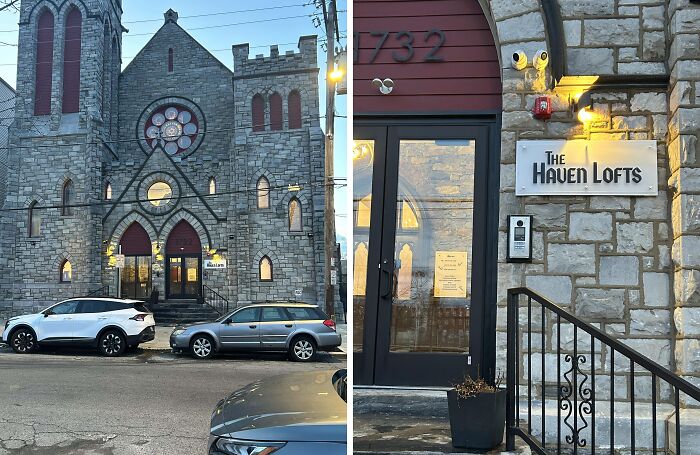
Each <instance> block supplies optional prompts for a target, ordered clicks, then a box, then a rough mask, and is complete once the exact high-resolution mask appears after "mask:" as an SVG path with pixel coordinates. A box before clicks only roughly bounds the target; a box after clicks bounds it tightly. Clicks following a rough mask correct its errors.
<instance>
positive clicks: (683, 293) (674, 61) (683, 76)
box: [668, 0, 700, 384]
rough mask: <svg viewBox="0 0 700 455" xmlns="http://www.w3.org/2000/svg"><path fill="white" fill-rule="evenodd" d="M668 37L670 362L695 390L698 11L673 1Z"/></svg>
mask: <svg viewBox="0 0 700 455" xmlns="http://www.w3.org/2000/svg"><path fill="white" fill-rule="evenodd" d="M668 31H669V54H668V67H669V70H670V74H671V85H670V86H669V93H670V94H669V150H668V155H669V171H670V178H669V180H668V185H669V187H670V189H671V200H670V206H671V214H672V229H671V236H672V239H673V254H672V257H673V267H674V286H673V296H674V297H675V298H674V301H675V309H674V322H675V329H676V341H675V362H676V369H677V371H678V373H680V374H681V375H683V376H684V377H686V378H687V379H688V380H690V381H692V382H693V383H695V384H700V147H699V146H698V139H699V137H698V136H700V5H691V4H689V2H688V1H687V0H672V1H671V2H670V3H669V8H668Z"/></svg>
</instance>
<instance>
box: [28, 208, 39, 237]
mask: <svg viewBox="0 0 700 455" xmlns="http://www.w3.org/2000/svg"><path fill="white" fill-rule="evenodd" d="M36 206H37V202H36V201H33V202H32V203H31V204H29V213H28V214H27V224H28V225H29V237H39V235H40V234H41V214H39V211H38V210H37V209H36Z"/></svg>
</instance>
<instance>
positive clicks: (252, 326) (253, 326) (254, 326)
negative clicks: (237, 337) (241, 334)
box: [248, 325, 258, 329]
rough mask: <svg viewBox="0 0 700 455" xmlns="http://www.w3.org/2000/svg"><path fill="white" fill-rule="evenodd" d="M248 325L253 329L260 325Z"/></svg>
mask: <svg viewBox="0 0 700 455" xmlns="http://www.w3.org/2000/svg"><path fill="white" fill-rule="evenodd" d="M248 327H250V328H251V329H256V328H257V327H258V326H257V325H249V326H248Z"/></svg>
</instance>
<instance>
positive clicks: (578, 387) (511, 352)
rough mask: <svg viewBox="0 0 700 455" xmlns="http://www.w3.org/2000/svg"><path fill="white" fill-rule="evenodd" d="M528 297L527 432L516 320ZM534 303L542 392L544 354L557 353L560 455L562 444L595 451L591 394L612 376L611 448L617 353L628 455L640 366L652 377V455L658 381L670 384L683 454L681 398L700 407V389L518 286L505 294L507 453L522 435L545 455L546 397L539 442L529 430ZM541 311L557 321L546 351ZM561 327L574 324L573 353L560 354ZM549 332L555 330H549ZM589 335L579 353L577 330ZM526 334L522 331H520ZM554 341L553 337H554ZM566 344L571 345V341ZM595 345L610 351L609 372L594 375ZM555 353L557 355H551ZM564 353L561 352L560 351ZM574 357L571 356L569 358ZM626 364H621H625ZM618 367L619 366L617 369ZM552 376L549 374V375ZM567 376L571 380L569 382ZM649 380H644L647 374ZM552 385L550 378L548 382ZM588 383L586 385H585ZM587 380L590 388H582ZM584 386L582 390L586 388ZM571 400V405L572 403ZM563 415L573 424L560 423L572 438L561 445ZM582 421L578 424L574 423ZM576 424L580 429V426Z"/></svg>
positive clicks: (633, 439) (678, 449) (677, 438)
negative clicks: (626, 404) (625, 399)
mask: <svg viewBox="0 0 700 455" xmlns="http://www.w3.org/2000/svg"><path fill="white" fill-rule="evenodd" d="M521 296H526V297H527V318H526V325H527V346H526V347H523V351H524V352H525V351H526V352H527V354H528V356H529V359H528V365H527V368H525V367H523V376H526V378H523V380H524V381H525V382H526V383H525V384H524V385H525V386H526V387H527V391H528V397H527V398H528V405H527V409H526V411H527V423H528V425H527V426H526V427H523V426H521V423H520V420H519V417H520V415H519V414H520V403H519V401H518V393H519V391H520V386H521V384H520V355H521V352H520V340H521V327H520V325H521V323H522V324H523V325H525V323H524V322H521V321H520V315H519V310H520V297H521ZM533 301H534V302H536V303H537V304H539V305H540V308H539V309H537V310H536V311H538V312H539V313H540V315H541V319H540V321H539V325H540V332H534V333H539V334H540V340H539V343H540V344H541V351H540V355H541V356H542V362H541V368H542V372H541V373H542V374H541V378H540V381H541V390H544V385H545V383H546V382H547V381H545V362H544V355H545V354H546V353H552V354H556V356H557V371H556V376H557V379H556V383H557V395H558V396H557V440H556V441H555V443H556V447H557V452H556V453H561V448H562V444H568V445H573V453H574V454H575V453H576V452H577V449H579V448H583V447H584V446H586V444H587V443H588V442H590V447H591V448H592V449H593V450H595V436H596V434H595V428H596V425H595V414H596V412H595V404H596V390H595V378H596V375H597V374H599V375H609V376H610V384H611V385H610V421H611V428H610V441H609V442H610V445H609V447H613V446H614V438H615V432H614V431H615V429H614V425H613V422H614V420H615V419H614V418H613V416H614V415H615V393H614V380H615V372H616V371H615V363H616V362H615V359H616V357H617V355H616V354H620V355H622V356H623V357H625V358H626V360H627V361H628V362H629V381H630V388H629V390H630V396H631V399H630V402H631V406H630V425H631V432H630V438H631V445H632V447H631V448H632V453H634V449H635V442H636V435H635V389H634V380H635V375H636V374H637V372H639V370H637V372H635V365H638V366H640V367H642V368H644V369H645V370H647V371H648V372H649V373H650V374H651V382H652V392H651V395H652V396H651V404H652V414H653V415H652V419H653V420H652V428H653V430H652V431H653V436H652V443H653V449H654V453H656V449H657V428H656V427H657V423H656V420H657V412H656V411H657V401H659V397H657V385H658V381H659V380H663V381H665V382H666V383H668V384H669V385H670V386H671V387H672V388H673V389H675V393H674V394H673V398H672V402H673V405H674V406H675V423H676V425H675V442H676V451H675V453H676V455H680V453H681V432H680V412H679V411H680V398H679V397H680V393H681V392H683V393H684V394H686V395H688V396H689V397H690V398H692V399H694V400H697V401H698V402H700V388H698V387H697V386H695V385H693V384H691V383H690V382H688V381H686V380H685V379H683V378H682V377H680V376H678V375H677V374H675V373H673V372H671V371H670V370H668V369H667V368H665V367H663V366H661V365H659V364H658V363H657V362H654V361H653V360H651V359H649V358H648V357H646V356H644V355H643V354H640V353H639V352H637V351H635V350H634V349H632V348H630V347H629V346H627V345H625V344H623V343H622V342H620V341H619V340H617V339H615V338H613V337H611V336H610V335H608V334H607V333H605V332H603V331H602V330H600V329H598V328H596V327H594V326H592V325H591V324H588V323H587V322H585V321H583V320H581V319H579V318H578V317H576V316H574V315H573V314H571V313H569V312H567V311H566V310H564V309H563V308H561V307H560V306H558V305H557V304H555V303H553V302H551V301H550V300H548V299H547V298H546V297H543V296H542V295H540V294H538V293H537V292H535V291H533V290H531V289H529V288H526V287H519V288H513V289H509V290H508V316H507V318H508V322H507V324H508V333H507V389H508V398H507V401H506V416H507V417H506V420H507V421H506V449H507V450H514V448H515V436H516V435H517V436H520V437H521V438H522V439H523V440H524V441H525V442H527V443H528V445H529V446H530V447H531V448H532V449H534V450H535V451H536V452H537V453H540V454H547V453H549V452H547V443H548V442H551V441H547V440H546V439H547V437H546V432H545V421H546V415H545V404H546V400H545V398H544V394H543V396H542V401H541V402H542V409H541V413H542V416H541V429H540V430H541V431H540V433H539V434H540V436H541V439H538V438H537V436H536V434H535V433H537V432H536V431H534V430H535V429H534V428H533V426H532V417H533V412H532V386H533V380H532V361H531V360H532V353H533V351H532V345H533V337H532V333H533V331H532V328H533V327H532V326H533V321H532V315H533V308H532V307H533V305H532V302H533ZM545 311H549V312H551V313H552V314H553V315H554V317H555V318H556V322H553V324H556V325H557V337H556V339H554V340H553V342H552V348H551V350H549V351H548V350H546V349H545V335H546V333H545V325H546V318H545ZM562 323H569V324H572V325H573V327H574V339H573V349H568V350H566V349H562V343H561V341H562V340H561V325H562ZM552 328H553V327H552ZM579 330H581V331H582V332H585V333H587V334H588V335H589V336H590V351H589V352H584V351H583V350H579V348H578V337H579V335H578V331H579ZM524 331H525V330H524V329H523V332H524ZM552 338H554V337H552ZM569 341H570V340H569ZM595 341H598V342H599V343H601V344H602V345H604V346H606V347H608V348H609V349H610V350H611V352H610V371H609V372H602V373H600V372H597V371H596V367H595V357H596V355H595V354H596V353H595ZM554 349H556V350H555V351H552V350H554ZM562 351H564V352H562ZM571 352H573V356H572V355H571ZM562 354H564V356H565V357H564V359H565V363H569V362H570V363H571V368H570V369H569V371H567V372H565V373H564V379H565V380H566V385H563V386H562V376H561V373H562V372H561V355H562ZM586 355H590V365H591V366H590V378H589V376H588V375H587V374H586V372H584V371H582V369H581V365H582V364H585V363H586ZM623 362H625V360H623ZM618 365H619V364H618ZM551 374H552V372H550V376H551ZM567 375H571V377H568V376H567ZM579 376H582V380H581V381H580V383H579V382H578V379H579ZM645 376H647V375H645ZM547 379H550V380H551V377H550V378H547ZM589 379H590V381H588V380H589ZM586 381H588V383H587V384H586ZM584 384H585V385H584ZM572 400H573V406H572V403H571V401H572ZM562 410H564V411H566V412H568V415H567V417H571V415H572V413H573V425H571V423H570V422H568V421H567V419H566V418H565V419H564V423H565V424H566V426H567V427H568V428H569V430H570V432H571V434H570V435H566V438H565V442H562V434H561V430H562V428H561V423H562V422H561V411H562ZM586 416H588V417H589V418H590V419H591V420H592V423H591V424H590V425H589V424H588V422H586V420H585V417H586ZM579 418H580V419H581V422H579V421H578V419H579ZM579 425H580V426H579ZM586 428H588V431H590V433H591V437H590V440H589V441H586V439H583V438H580V432H581V431H582V430H584V429H586Z"/></svg>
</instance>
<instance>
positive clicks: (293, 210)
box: [289, 198, 302, 232]
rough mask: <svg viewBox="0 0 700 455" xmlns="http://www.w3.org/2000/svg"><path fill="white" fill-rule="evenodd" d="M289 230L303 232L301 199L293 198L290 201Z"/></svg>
mask: <svg viewBox="0 0 700 455" xmlns="http://www.w3.org/2000/svg"><path fill="white" fill-rule="evenodd" d="M289 230H290V231H292V232H301V230H302V224H301V202H299V199H297V198H292V200H291V201H289Z"/></svg>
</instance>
